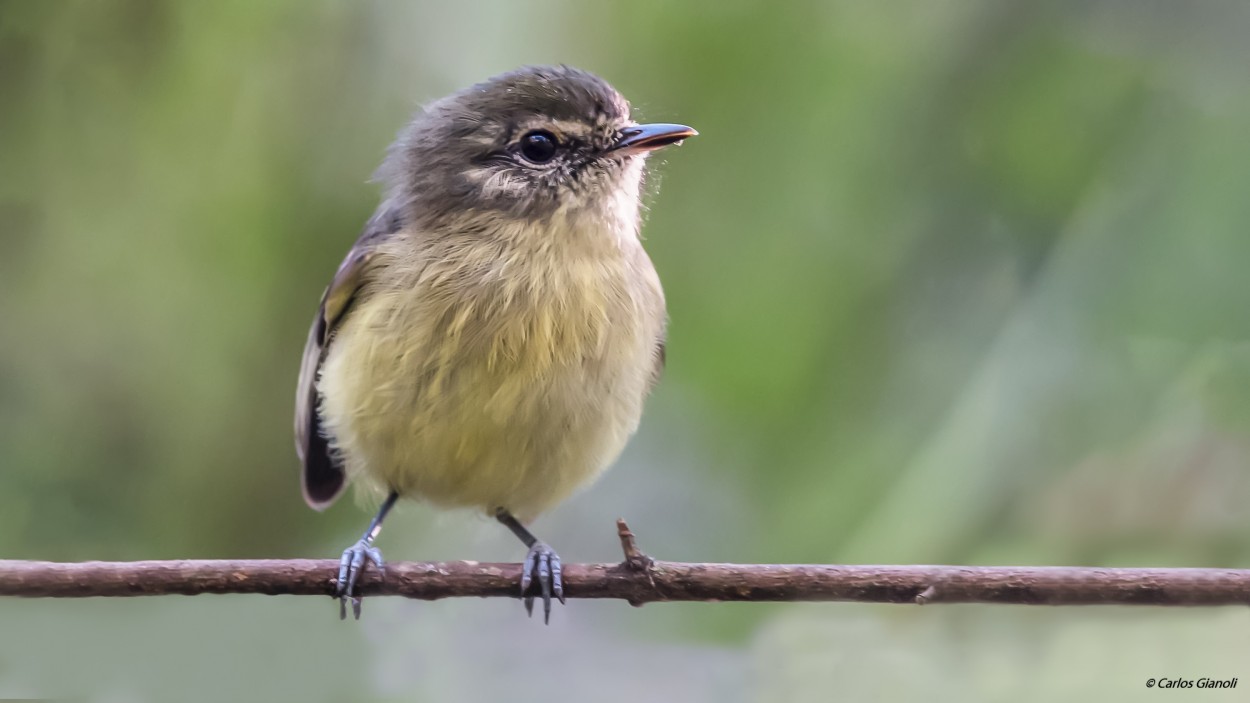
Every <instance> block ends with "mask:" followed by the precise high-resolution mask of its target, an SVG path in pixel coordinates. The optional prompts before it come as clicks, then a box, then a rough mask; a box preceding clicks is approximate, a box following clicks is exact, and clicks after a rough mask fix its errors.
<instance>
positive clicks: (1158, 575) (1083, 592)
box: [0, 522, 1250, 606]
mask: <svg viewBox="0 0 1250 703" xmlns="http://www.w3.org/2000/svg"><path fill="white" fill-rule="evenodd" d="M619 536H620V538H621V543H622V547H623V548H624V551H625V554H626V559H625V561H623V562H621V563H618V564H567V565H565V567H564V590H565V594H566V596H567V597H569V598H616V599H622V600H626V601H628V602H630V603H632V604H634V605H642V604H644V603H650V602H656V601H708V602H714V601H858V602H865V603H913V604H915V603H920V604H925V603H1010V604H1018V605H1172V606H1177V605H1188V606H1214V605H1250V570H1244V569H1102V568H1085V567H1022V566H867V565H854V566H837V565H821V564H800V565H783V564H701V563H683V562H668V561H655V560H652V559H651V558H649V557H647V556H646V555H645V554H643V553H642V552H641V551H639V550H638V548H637V545H636V544H635V543H634V538H633V535H632V533H630V532H629V529H628V527H626V526H625V525H624V523H623V522H621V523H619ZM337 574H338V560H330V559H288V560H276V559H275V560H240V561H226V560H185V561H137V562H82V563H55V562H39V561H4V560H0V596H23V597H33V598H83V597H95V596H156V595H172V594H180V595H198V594H203V593H263V594H267V595H321V596H331V595H333V594H334V588H335V578H336V577H337ZM520 579H521V566H520V565H519V564H490V563H478V562H467V561H459V562H437V563H426V562H395V563H390V564H387V565H386V569H385V572H384V573H379V572H378V571H377V570H376V569H374V568H372V567H370V568H368V569H366V571H365V573H364V574H363V575H362V577H361V582H362V586H361V592H362V593H363V594H364V595H366V596H378V595H394V596H405V597H408V598H418V599H423V600H436V599H440V598H456V597H470V596H475V597H517V596H519V595H520V593H519V583H520Z"/></svg>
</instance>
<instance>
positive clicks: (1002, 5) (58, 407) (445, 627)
mask: <svg viewBox="0 0 1250 703" xmlns="http://www.w3.org/2000/svg"><path fill="white" fill-rule="evenodd" d="M1247 31H1250V5H1247V4H1245V3H1241V2H1236V1H1235V0H1228V1H1225V2H1218V1H1215V0H1213V1H1211V2H1203V3H1189V4H1184V5H1181V4H1177V3H1169V2H1163V1H1162V0H1134V1H1131V2H1130V1H1129V0H1090V1H1088V2H1057V3H1048V2H1008V1H1006V0H981V1H979V2H955V1H954V0H937V1H932V0H923V1H922V0H913V1H911V2H894V3H857V2H844V1H835V2H827V3H811V2H801V1H796V2H790V3H784V4H776V3H772V4H769V3H747V2H741V1H734V0H730V1H729V2H718V3H713V2H696V3H682V4H676V3H668V2H660V1H659V0H635V1H634V2H631V3H629V4H628V5H616V6H612V5H607V4H604V5H599V4H588V3H576V2H573V1H572V0H551V1H547V2H535V3H526V4H520V3H509V2H503V1H502V0H486V1H484V2H466V3H454V4H453V3H431V2H421V3H401V2H381V1H374V2H360V3H349V2H331V1H329V0H315V1H307V2H295V0H271V1H269V2H265V3H251V2H243V1H241V0H231V1H228V2H226V1H223V2H213V3H207V2H206V3H195V2H158V1H156V0H113V1H111V2H87V1H85V0H62V1H59V2H41V1H38V0H4V1H3V2H0V467H2V468H0V554H2V555H3V556H4V557H8V558H24V559H66V560H84V559H136V558H174V557H224V556H238V557H245V556H247V557H259V556H272V557H283V556H297V555H299V556H307V555H325V556H330V555H333V554H336V553H337V551H338V550H339V549H341V548H342V547H343V546H345V545H346V544H347V543H349V542H350V541H351V540H352V539H355V537H356V534H357V532H358V531H359V530H360V529H361V528H362V527H363V525H364V523H365V521H366V520H367V515H366V514H365V513H364V512H363V511H360V510H357V509H355V508H353V507H352V505H351V504H350V501H346V502H345V503H344V505H343V506H341V507H336V508H335V509H334V510H332V511H330V512H329V513H328V514H326V515H323V516H319V515H317V514H315V513H313V512H311V511H309V510H307V509H306V508H305V507H304V506H303V504H302V501H301V500H300V498H299V491H298V487H297V482H296V475H297V474H296V463H295V459H294V456H293V451H292V447H291V444H292V442H291V436H290V435H291V431H290V415H291V405H292V402H293V394H294V383H295V375H296V371H297V364H298V355H299V352H300V349H301V347H302V344H303V340H304V334H305V330H306V325H307V324H308V322H309V320H310V318H311V315H312V312H313V309H314V306H315V302H316V299H317V296H318V295H319V294H320V291H321V289H322V287H323V286H324V284H325V282H326V281H327V280H328V278H329V276H330V274H331V273H332V271H333V269H334V267H335V266H336V265H337V263H338V260H339V257H340V256H341V255H342V254H343V252H344V251H345V249H346V247H347V246H348V245H349V244H350V242H351V241H352V240H353V239H354V237H355V235H356V233H357V232H358V229H359V227H360V226H361V224H362V223H363V222H364V220H365V219H366V218H367V217H368V215H369V214H370V212H371V211H372V208H373V206H374V204H375V202H376V197H377V192H376V188H375V187H373V186H372V185H370V184H368V183H367V182H366V180H367V178H368V176H369V174H370V173H371V172H372V169H373V168H374V166H375V165H376V163H377V161H378V160H379V158H380V156H381V154H382V152H383V149H384V148H385V146H386V144H387V143H388V142H389V140H390V138H391V136H392V135H393V134H394V133H395V131H396V130H397V129H398V128H399V127H400V126H401V125H402V124H403V123H404V122H405V120H406V119H407V116H408V115H409V114H410V112H411V110H412V109H413V107H414V106H415V105H416V104H418V103H419V102H420V101H423V100H429V99H432V98H434V97H437V96H440V95H442V94H445V93H447V92H449V91H451V90H454V89H456V88H458V87H460V86H463V85H465V84H468V83H471V82H474V81H476V80H480V79H481V78H483V77H485V76H488V75H491V74H494V73H497V72H500V71H503V70H507V69H510V68H514V67H516V66H518V65H521V64H526V63H546V62H566V63H571V64H574V65H578V66H581V67H584V68H587V69H590V70H593V71H596V72H598V73H600V74H601V75H603V76H605V77H606V78H608V79H609V80H610V81H612V82H613V83H614V84H615V85H616V86H617V87H618V88H620V89H621V90H622V91H623V92H624V93H625V94H626V95H628V96H630V97H631V99H632V100H633V101H634V105H635V108H636V112H637V113H638V114H639V115H640V116H642V117H645V118H649V119H653V120H673V121H681V122H685V123H688V124H692V125H694V126H695V127H697V128H698V129H699V130H700V132H701V133H702V136H700V137H699V138H698V139H696V140H692V141H691V142H689V143H688V144H687V145H686V146H685V147H683V148H682V149H680V150H675V151H674V152H672V153H671V154H667V155H666V157H665V159H664V160H663V162H661V163H659V164H658V173H659V176H660V177H659V178H658V179H656V180H659V181H662V182H663V188H662V193H658V194H653V197H651V198H650V201H649V205H650V211H649V215H648V225H647V229H646V235H647V242H648V248H649V249H650V251H651V253H652V256H653V258H654V259H655V261H656V264H657V267H658V268H659V270H660V273H661V276H662V277H663V279H664V282H665V286H666V289H667V292H668V297H669V302H670V308H671V315H672V326H671V340H670V346H669V369H668V372H667V375H666V377H665V380H664V383H663V384H662V385H661V388H660V390H659V392H658V393H657V396H656V397H655V398H654V399H653V400H652V402H651V403H650V406H649V409H648V416H647V419H646V421H645V422H644V425H643V430H642V432H641V433H640V435H639V437H638V438H637V440H636V441H635V442H634V444H633V445H632V446H631V448H630V449H629V451H627V453H626V456H625V457H624V458H623V459H622V461H621V465H620V466H618V467H617V469H616V470H615V471H613V472H612V473H611V474H610V475H609V476H608V477H607V478H606V479H605V480H604V481H603V482H601V483H600V484H599V485H598V486H597V487H595V488H594V489H592V490H590V491H588V492H586V493H585V494H583V495H582V496H580V497H578V498H577V499H575V500H573V501H570V502H569V503H568V504H567V505H566V506H563V507H562V508H560V509H559V510H558V511H556V512H555V513H553V514H552V515H551V516H549V517H547V518H544V519H543V520H542V521H540V522H539V524H538V530H539V532H540V534H543V535H544V537H545V538H546V539H548V540H549V541H551V542H552V543H553V544H555V545H556V546H557V547H558V548H560V550H561V553H562V554H563V555H564V556H565V558H566V559H569V560H609V559H614V558H616V553H615V549H616V548H615V546H614V541H613V539H612V532H611V530H612V526H611V519H612V518H614V517H615V516H616V515H617V514H623V515H626V516H628V517H630V518H631V522H632V524H633V526H634V528H635V530H636V531H637V532H638V533H639V535H640V538H641V540H642V543H643V547H644V548H646V549H648V550H649V551H651V552H652V553H654V554H656V555H657V556H661V557H665V558H673V559H690V560H739V561H812V562H829V561H854V562H876V563H891V562H930V563H933V562H955V563H1037V564H1044V563H1051V564H1060V563H1063V564H1099V565H1142V566H1146V565H1171V566H1226V567H1245V566H1247V565H1250V507H1248V506H1250V472H1247V470H1246V466H1247V461H1248V460H1250V441H1248V439H1250V392H1247V389H1248V388H1250V385H1248V384H1250V315H1247V314H1246V311H1247V310H1248V309H1250V285H1247V283H1246V276H1245V274H1244V272H1243V270H1242V269H1243V268H1244V265H1245V262H1246V261H1250V237H1247V232H1248V231H1250V198H1247V197H1246V194H1245V182H1246V177H1245V171H1246V168H1247V166H1246V165H1247V164H1248V163H1250V138H1248V137H1247V134H1248V132H1247V130H1246V125H1247V124H1248V123H1250V81H1247V79H1246V76H1245V66H1246V65H1247V60H1248V59H1250V48H1248V45H1247V44H1246V42H1245V41H1244V37H1245V35H1246V33H1247ZM428 513H429V511H426V510H423V509H422V508H420V507H415V508H409V509H407V510H405V511H402V512H401V513H400V514H399V515H397V516H396V517H395V518H394V519H393V522H392V523H388V525H389V529H388V531H387V533H386V535H385V536H384V537H383V539H382V541H381V546H382V547H383V550H384V551H385V552H386V553H387V554H388V555H389V556H390V558H395V559H401V558H402V559H408V558H412V559H417V558H482V559H485V558H496V559H516V558H518V557H519V554H518V553H517V548H516V545H515V544H514V543H513V541H512V540H511V539H510V537H509V536H508V535H506V534H500V533H501V532H502V530H498V529H497V528H496V527H495V526H492V525H489V524H488V523H486V522H485V521H483V520H480V519H476V518H473V517H467V516H452V517H434V516H431V515H429V514H428ZM292 600H293V601H294V600H298V601H300V602H288V601H282V600H277V601H274V600H266V599H261V598H256V599H248V598H241V597H236V598H231V599H228V600H213V599H195V600H178V599H173V600H168V601H160V602H159V603H157V602H154V601H145V602H133V603H118V602H84V603H74V604H69V603H55V602H37V603H29V602H27V603H20V602H13V601H8V602H0V621H3V622H5V623H6V632H7V633H12V632H19V633H21V634H20V635H19V636H16V637H14V636H12V635H10V636H9V637H6V638H3V640H4V641H3V642H0V696H15V695H28V696H29V695H75V696H83V695H91V696H96V698H93V699H92V700H95V699H99V700H168V699H170V696H171V695H172V694H173V693H177V694H180V695H181V694H187V693H188V691H187V689H188V688H191V689H194V691H192V692H193V693H198V694H199V695H201V696H203V697H205V698H206V699H216V698H220V697H224V696H231V697H237V696H238V694H239V692H240V691H243V692H248V691H250V692H252V693H253V694H259V695H258V696H257V697H264V698H274V699H284V698H288V697H294V696H296V695H298V697H299V698H301V699H303V700H345V699H347V698H350V697H352V696H358V697H360V699H361V700H400V699H404V700H407V699H410V697H411V696H413V695H418V696H429V697H447V696H451V697H455V698H459V697H467V698H477V697H484V696H486V695H496V694H499V695H509V697H510V698H511V699H513V700H517V699H520V700H528V699H531V698H532V699H535V700H538V699H542V700H550V692H549V691H547V690H545V689H543V688H541V687H536V686H534V685H533V681H534V679H533V676H532V674H533V671H534V667H539V666H542V667H546V666H548V665H549V664H552V662H555V664H554V665H552V667H551V668H550V671H551V672H552V674H553V675H555V676H557V677H562V678H563V680H564V681H565V682H566V684H567V686H568V689H569V690H573V688H574V686H575V685H578V686H582V687H583V688H584V687H588V686H597V687H606V688H607V689H609V690H607V691H605V692H604V695H603V696H602V697H601V699H602V700H637V698H636V697H634V696H633V695H631V694H632V693H633V691H632V689H630V688H629V687H622V688H615V687H617V686H620V685H621V684H622V683H623V682H625V681H628V680H633V679H643V680H647V681H649V682H651V683H652V684H653V685H656V686H668V687H670V688H668V689H657V690H669V691H671V692H673V693H674V695H675V696H676V697H679V698H683V699H687V700H724V699H731V700H732V699H737V700H776V699H778V698H786V699H809V698H810V699H811V700H828V699H829V697H831V696H833V695H834V694H845V695H848V696H851V697H852V698H853V699H856V700H862V699H874V698H880V699H883V700H884V699H893V697H894V696H896V695H908V697H915V694H916V693H925V694H927V695H930V696H932V695H935V694H940V695H939V697H941V698H945V697H948V695H949V697H953V696H958V697H960V698H965V699H970V700H977V699H984V700H1002V699H1003V698H1006V697H1008V696H1010V695H1014V694H1018V693H1020V692H1022V691H1025V690H1028V691H1031V693H1030V694H1029V695H1030V696H1032V697H1040V696H1043V695H1051V697H1053V695H1052V694H1063V695H1067V696H1080V697H1090V696H1093V695H1097V696H1098V697H1099V698H1102V699H1105V700H1119V699H1128V698H1129V697H1130V696H1134V694H1139V693H1140V690H1141V688H1142V686H1143V685H1144V680H1145V678H1146V677H1148V676H1164V675H1167V676H1189V677H1194V678H1197V677H1199V676H1202V675H1210V676H1215V677H1231V676H1235V675H1238V674H1239V673H1244V672H1237V671H1236V670H1235V669H1234V668H1233V667H1234V666H1235V665H1234V663H1233V661H1232V660H1230V658H1229V657H1228V656H1227V652H1228V651H1238V648H1239V649H1240V650H1244V648H1245V635H1244V632H1245V623H1244V622H1242V621H1241V619H1240V618H1233V617H1224V616H1220V615H1216V614H1212V613H1209V612H1205V613H1203V612H1189V613H1168V614H1163V613H1158V612H1146V611H1137V610H1133V611H1116V612H1114V613H1108V612H1106V611H1100V610H1098V609H1091V610H1081V611H1063V612H1057V611H1046V612H1044V613H1040V614H1039V613H1036V612H1024V611H1022V610H1020V609H993V611H992V612H993V615H989V614H988V613H989V611H988V610H986V609H982V610H978V609H968V608H960V609H950V610H949V611H943V613H942V614H941V615H934V614H933V613H934V611H930V610H927V609H926V610H925V611H924V615H923V617H922V616H920V615H917V614H916V612H915V611H912V610H905V609H882V608H872V607H866V606H801V607H800V606H793V607H787V606H762V605H734V606H731V605H702V604H693V605H685V606H676V605H665V606H653V607H651V608H647V609H645V610H644V611H633V610H630V609H628V608H625V607H623V606H621V607H618V606H619V604H599V603H573V604H571V605H570V606H569V607H567V608H565V609H564V610H563V611H562V612H561V613H559V614H558V615H557V621H556V622H555V623H554V624H553V627H551V628H549V629H543V628H541V627H539V626H537V625H536V624H535V623H531V622H525V621H524V620H523V618H522V617H521V615H520V609H519V608H518V607H516V604H514V603H504V602H499V603H495V602H465V603H437V604H425V603H412V604H408V603H397V602H373V603H370V604H369V605H368V607H366V615H365V621H363V622H362V623H361V624H360V625H359V626H340V625H339V623H337V622H335V621H333V611H334V608H333V607H332V606H331V605H330V604H329V603H327V602H321V601H314V600H313V599H292ZM305 600H306V601H309V602H307V603H305V602H302V601H305ZM1224 615H1227V614H1224ZM10 626H11V627H14V628H16V629H10ZM522 638H525V639H522ZM1141 638H1145V640H1144V641H1149V642H1161V643H1167V642H1184V643H1186V644H1185V645H1184V647H1183V650H1184V656H1181V655H1179V654H1178V655H1177V656H1176V657H1172V656H1170V655H1167V654H1158V651H1162V650H1149V651H1148V649H1147V647H1146V646H1145V645H1143V644H1141V643H1137V644H1134V642H1136V641H1137V640H1139V639H1141ZM154 643H157V644H159V646H157V644H154ZM249 643H250V644H249ZM523 644H524V645H526V646H522V645H523ZM528 645H533V646H528ZM205 648H209V649H208V650H207V651H210V652H215V653H208V654H205V653H204V651H206V650H205ZM1112 648H1114V649H1116V650H1117V651H1120V652H1121V653H1120V655H1119V656H1116V657H1110V656H1098V653H1106V652H1109V651H1110V650H1111V649H1112ZM106 650H107V651H106ZM1166 651H1176V652H1179V651H1181V648H1179V646H1178V647H1174V648H1172V649H1168V650H1166ZM102 652H103V653H102ZM934 652H954V653H957V655H958V656H957V657H954V658H952V656H946V657H944V658H942V659H940V660H928V659H927V657H928V655H930V654H932V653H934ZM1220 652H1224V654H1220ZM275 653H280V656H275ZM1073 653H1084V654H1083V655H1081V656H1077V655H1075V654H1073ZM546 654H550V655H551V659H550V660H548V658H547V656H546ZM64 657H70V658H71V660H70V661H66V660H65V659H64ZM96 657H102V658H99V659H97V658H96ZM49 661H51V662H53V663H54V664H55V665H56V666H49V665H48V662H49ZM150 661H154V662H156V663H157V665H158V668H159V672H158V675H150V674H151V672H150V671H149V670H148V669H146V668H145V666H144V664H145V663H146V662H150ZM336 662H338V663H339V666H337V667H336V666H335V663H336ZM827 662H829V663H831V664H830V665H831V666H834V668H833V669H829V670H826V669H824V668H822V667H824V665H825V663H827ZM917 662H920V665H919V668H917V666H918V665H917ZM943 662H945V663H943ZM835 664H836V666H835ZM900 666H901V667H902V668H906V669H907V670H909V671H913V672H916V671H920V672H923V676H920V678H919V679H918V680H922V681H924V682H927V683H925V685H924V687H922V688H907V687H906V686H903V687H902V688H900V687H899V686H901V685H902V684H901V683H899V682H897V681H895V682H894V683H893V684H892V686H890V687H883V688H877V687H874V685H873V682H874V681H879V682H882V684H883V685H884V683H885V682H886V681H887V679H889V677H891V676H892V673H893V672H895V671H897V670H898V669H899V668H900ZM1204 667H1209V668H1210V669H1212V670H1203V669H1204ZM628 669H632V671H628V672H627V673H625V674H622V670H628ZM827 671H834V672H837V676H835V677H832V678H831V675H830V674H828V673H826V672H827ZM1242 685H1243V686H1245V685H1250V682H1243V684H1242ZM840 686H841V687H842V688H839V687H840ZM561 688H563V686H561ZM813 692H815V693H814V694H813ZM1190 693H1192V691H1191V692H1190ZM1227 693H1230V694H1231V692H1227ZM909 694H910V695H909ZM1196 695H1204V696H1205V697H1204V698H1203V700H1208V699H1211V698H1219V696H1220V695H1222V693H1217V692H1203V693H1201V694H1196ZM1016 697H1018V696H1016Z"/></svg>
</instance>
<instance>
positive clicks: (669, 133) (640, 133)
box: [609, 124, 698, 156]
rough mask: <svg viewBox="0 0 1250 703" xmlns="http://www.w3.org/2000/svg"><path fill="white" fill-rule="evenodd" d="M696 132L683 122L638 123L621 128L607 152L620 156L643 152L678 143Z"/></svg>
mask: <svg viewBox="0 0 1250 703" xmlns="http://www.w3.org/2000/svg"><path fill="white" fill-rule="evenodd" d="M697 134H698V132H696V131H694V130H693V129H691V128H690V127H687V126H686V125H684V124H640V125H637V126H635V127H626V128H625V129H623V130H621V138H620V139H618V140H616V143H615V144H613V145H612V148H611V149H609V153H612V154H619V155H621V156H631V155H633V154H645V153H646V152H648V151H655V150H656V149H662V148H664V147H666V146H669V145H670V144H680V143H681V141H682V140H683V139H686V138H687V137H693V136H695V135H697Z"/></svg>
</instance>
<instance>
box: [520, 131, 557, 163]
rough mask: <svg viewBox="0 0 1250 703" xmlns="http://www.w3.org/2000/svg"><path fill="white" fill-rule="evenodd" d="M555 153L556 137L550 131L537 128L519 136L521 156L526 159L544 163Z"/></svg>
mask: <svg viewBox="0 0 1250 703" xmlns="http://www.w3.org/2000/svg"><path fill="white" fill-rule="evenodd" d="M555 155H556V137H555V135H554V134H552V133H551V132H547V131H544V130H538V131H535V132H529V133H527V134H526V135H525V136H523V137H521V156H524V157H525V160H526V161H529V162H531V163H536V164H545V163H547V162H548V161H550V160H551V159H553V158H555Z"/></svg>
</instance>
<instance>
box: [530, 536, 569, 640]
mask: <svg viewBox="0 0 1250 703" xmlns="http://www.w3.org/2000/svg"><path fill="white" fill-rule="evenodd" d="M535 582H537V583H535ZM530 586H536V587H537V589H538V591H539V593H540V594H541V595H542V599H543V624H547V623H549V622H550V621H551V596H553V595H554V596H555V597H556V598H558V599H559V600H560V602H561V603H563V602H564V578H563V577H562V575H561V571H560V556H559V555H558V554H556V553H555V550H554V549H552V548H551V547H548V546H547V545H546V544H543V543H542V542H535V543H534V546H532V547H530V551H529V553H528V554H526V555H525V563H524V564H522V565H521V597H522V598H523V599H524V601H525V612H527V613H529V614H530V617H533V616H534V598H535V597H536V596H535V595H534V594H531V593H530Z"/></svg>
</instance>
